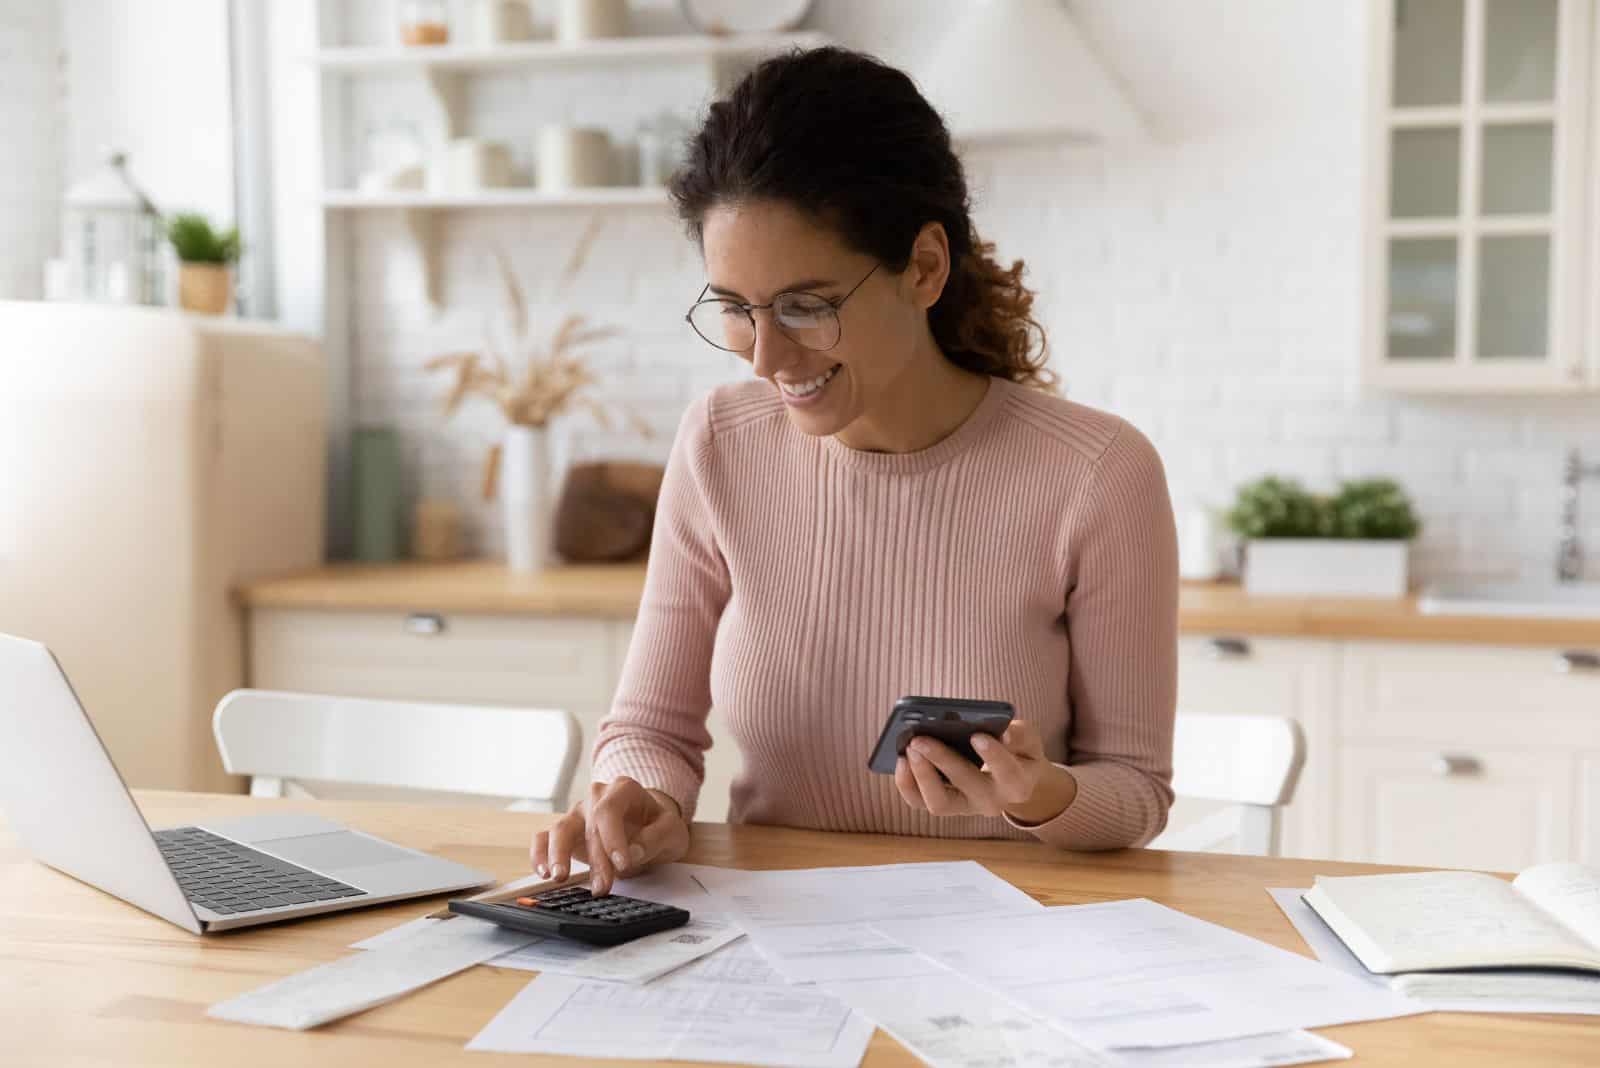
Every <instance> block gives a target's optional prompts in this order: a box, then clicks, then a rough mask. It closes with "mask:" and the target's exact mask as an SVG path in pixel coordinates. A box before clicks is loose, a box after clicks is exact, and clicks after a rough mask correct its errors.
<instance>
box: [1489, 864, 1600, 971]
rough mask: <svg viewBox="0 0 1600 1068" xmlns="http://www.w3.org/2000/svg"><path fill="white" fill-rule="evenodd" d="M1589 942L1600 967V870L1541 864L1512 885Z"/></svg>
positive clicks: (1574, 865)
mask: <svg viewBox="0 0 1600 1068" xmlns="http://www.w3.org/2000/svg"><path fill="white" fill-rule="evenodd" d="M1511 885H1512V886H1515V887H1516V888H1517V889H1518V890H1520V891H1522V893H1523V896H1524V897H1526V898H1528V900H1530V901H1532V902H1533V903H1534V904H1536V905H1538V906H1539V907H1540V908H1542V909H1544V910H1545V911H1546V912H1548V913H1549V914H1550V915H1552V916H1554V917H1555V918H1556V919H1558V920H1560V921H1561V922H1562V923H1564V924H1566V925H1567V926H1568V927H1569V928H1571V929H1572V930H1573V931H1575V932H1577V933H1578V934H1579V935H1581V936H1582V937H1583V939H1584V940H1585V941H1586V942H1588V943H1589V946H1590V948H1591V950H1592V951H1593V952H1594V954H1595V957H1596V960H1595V964H1596V966H1597V967H1600V869H1596V868H1586V867H1584V866H1583V865H1582V864H1540V865H1538V866H1537V867H1533V868H1529V869H1528V870H1527V871H1525V872H1523V873H1522V874H1521V875H1519V876H1517V878H1516V880H1515V881H1514V882H1513V883H1512V884H1511Z"/></svg>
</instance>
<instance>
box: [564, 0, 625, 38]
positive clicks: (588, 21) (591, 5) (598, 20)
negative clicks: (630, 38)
mask: <svg viewBox="0 0 1600 1068" xmlns="http://www.w3.org/2000/svg"><path fill="white" fill-rule="evenodd" d="M627 32H628V2H627V0H561V10H560V13H559V15H558V17H557V19H556V33H557V34H558V36H559V37H560V39H561V40H562V41H563V42H565V43H569V44H570V43H572V42H576V41H590V40H593V39H594V38H596V37H623V36H626V35H627Z"/></svg>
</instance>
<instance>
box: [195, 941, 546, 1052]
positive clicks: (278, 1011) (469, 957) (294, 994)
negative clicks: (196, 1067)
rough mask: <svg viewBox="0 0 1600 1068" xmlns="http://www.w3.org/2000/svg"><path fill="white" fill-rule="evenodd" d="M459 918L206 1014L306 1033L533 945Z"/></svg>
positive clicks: (260, 989) (233, 1000)
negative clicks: (330, 1021) (503, 954)
mask: <svg viewBox="0 0 1600 1068" xmlns="http://www.w3.org/2000/svg"><path fill="white" fill-rule="evenodd" d="M535 937H537V936H535V935H525V934H522V933H521V932H520V931H508V930H506V929H505V928H503V927H496V926H495V925H494V924H492V923H487V922H485V921H483V920H476V919H473V918H471V917H469V916H459V917H457V918H456V919H454V920H450V921H448V922H440V923H437V924H434V925H432V926H429V927H427V928H424V929H419V930H417V931H416V932H415V933H414V934H412V935H411V936H410V937H407V938H404V939H401V940H398V941H395V942H391V943H390V944H388V945H383V946H380V947H379V948H377V949H371V950H368V951H367V952H365V953H358V954H356V955H354V956H350V957H345V958H344V959H342V960H336V961H334V962H333V963H331V964H324V965H321V966H319V967H316V968H312V969H310V970H308V971H303V972H298V973H296V974H295V975H291V976H289V977H288V978H287V979H279V980H278V981H277V982H275V983H269V984H267V985H266V986H263V987H258V988H257V989H255V990H252V991H250V992H249V993H247V994H241V995H239V996H238V997H236V998H231V999H230V1000H228V1001H222V1002H218V1003H217V1004H215V1005H213V1006H211V1007H210V1008H209V1009H207V1010H206V1015H207V1016H211V1017H214V1018H215V1019H219V1020H232V1021H234V1022H235V1023H247V1024H260V1025H262V1026H264V1027H285V1028H289V1029H290V1030H294V1031H303V1030H305V1029H306V1028H308V1027H316V1026H318V1025H319V1024H324V1023H327V1022H328V1021H329V1020H337V1019H338V1018H339V1017H341V1016H348V1015H350V1014H351V1013H356V1012H361V1011H363V1010H365V1009H370V1008H372V1007H373V1006H374V1005H381V1004H383V1003H384V1002H386V1001H393V1000H394V999H395V998H397V997H400V996H401V995H402V994H408V993H410V992H411V991H413V990H417V989H420V988H422V987H424V986H427V985H428V984H429V983H433V982H437V981H438V980H440V979H443V978H445V977H446V976H449V975H454V974H455V973H456V972H459V971H465V970H466V969H467V968H470V967H472V966H473V965H474V964H481V963H482V962H484V961H486V960H489V959H490V958H491V957H498V956H499V955H500V954H502V953H507V952H510V951H511V950H514V949H518V948H520V947H521V946H524V945H526V944H527V943H529V942H531V941H533V940H534V938H535Z"/></svg>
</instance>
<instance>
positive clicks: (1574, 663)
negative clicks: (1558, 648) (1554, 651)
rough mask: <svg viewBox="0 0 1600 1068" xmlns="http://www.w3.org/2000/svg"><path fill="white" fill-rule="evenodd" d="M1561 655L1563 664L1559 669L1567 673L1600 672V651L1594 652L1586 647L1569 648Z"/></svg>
mask: <svg viewBox="0 0 1600 1068" xmlns="http://www.w3.org/2000/svg"><path fill="white" fill-rule="evenodd" d="M1560 656H1561V666H1560V668H1559V669H1558V670H1560V671H1563V672H1566V673H1567V674H1570V675H1577V674H1594V673H1596V672H1600V653H1593V652H1589V651H1587V650H1584V649H1567V650H1564V651H1563V652H1562V653H1561V654H1560Z"/></svg>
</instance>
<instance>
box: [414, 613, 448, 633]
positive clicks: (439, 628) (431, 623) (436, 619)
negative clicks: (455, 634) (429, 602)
mask: <svg viewBox="0 0 1600 1068" xmlns="http://www.w3.org/2000/svg"><path fill="white" fill-rule="evenodd" d="M406 633H407V634H422V635H433V634H443V633H444V617H443V616H440V615H435V614H434V613H432V612H413V613H411V614H410V615H409V616H406Z"/></svg>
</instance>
